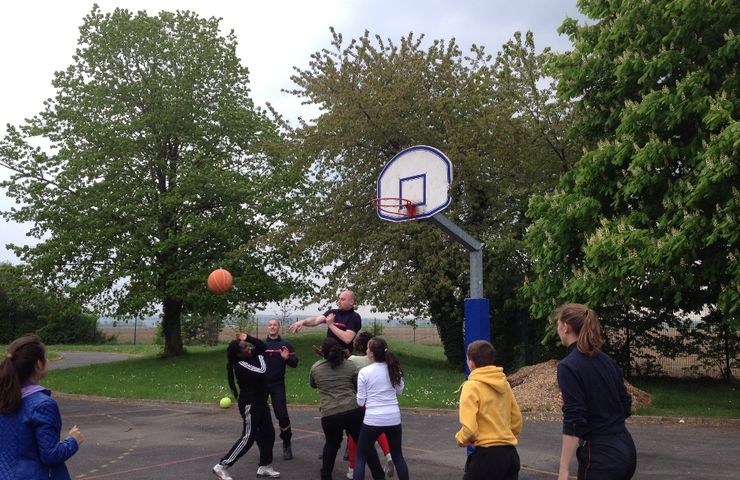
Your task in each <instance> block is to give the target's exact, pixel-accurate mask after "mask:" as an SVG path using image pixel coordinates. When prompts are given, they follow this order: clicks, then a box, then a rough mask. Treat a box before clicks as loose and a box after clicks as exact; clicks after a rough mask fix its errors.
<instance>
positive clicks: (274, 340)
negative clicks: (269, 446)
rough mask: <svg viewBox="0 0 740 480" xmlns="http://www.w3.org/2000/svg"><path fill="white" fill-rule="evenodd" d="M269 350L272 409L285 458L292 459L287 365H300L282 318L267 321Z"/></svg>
mask: <svg viewBox="0 0 740 480" xmlns="http://www.w3.org/2000/svg"><path fill="white" fill-rule="evenodd" d="M265 345H267V350H266V351H265V361H266V362H267V379H266V380H267V391H268V393H269V395H270V398H271V399H272V409H273V410H274V411H275V417H277V419H278V423H279V424H280V438H281V439H282V440H283V459H284V460H291V459H292V458H293V450H292V448H291V445H290V440H291V438H292V436H293V433H292V430H291V428H290V416H289V415H288V404H287V403H288V402H287V400H286V397H285V366H286V365H287V366H289V367H291V368H296V367H297V366H298V355H296V353H295V348H293V345H292V344H291V343H290V342H288V341H287V340H283V338H282V337H281V336H280V320H278V319H277V318H272V319H270V320H268V322H267V338H266V339H265Z"/></svg>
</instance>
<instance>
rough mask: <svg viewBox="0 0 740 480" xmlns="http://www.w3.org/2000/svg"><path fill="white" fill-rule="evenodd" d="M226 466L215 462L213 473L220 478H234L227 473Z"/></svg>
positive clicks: (228, 479) (226, 479)
mask: <svg viewBox="0 0 740 480" xmlns="http://www.w3.org/2000/svg"><path fill="white" fill-rule="evenodd" d="M227 468H229V467H227V466H226V465H221V464H220V463H217V464H216V465H214V466H213V473H214V475H216V476H217V477H218V478H220V479H221V480H234V479H233V478H231V475H229V472H227V471H226V469H227Z"/></svg>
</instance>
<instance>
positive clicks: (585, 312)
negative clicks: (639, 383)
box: [554, 303, 637, 480]
mask: <svg viewBox="0 0 740 480" xmlns="http://www.w3.org/2000/svg"><path fill="white" fill-rule="evenodd" d="M554 319H555V322H556V323H557V330H558V335H559V336H560V340H561V341H562V342H563V345H565V346H566V347H568V355H567V356H566V357H565V358H564V359H563V360H562V361H561V362H560V363H559V364H558V370H557V371H558V384H559V385H560V390H561V392H562V394H563V446H562V450H561V453H560V472H559V476H558V478H559V479H560V480H565V479H567V478H568V473H569V472H568V470H569V465H570V461H571V459H572V458H573V455H575V456H576V458H577V459H578V478H579V480H581V479H588V480H622V479H629V478H632V475H634V473H635V467H636V466H637V453H636V450H635V444H634V442H633V441H632V436H631V435H630V434H629V432H628V431H627V428H626V426H625V424H624V421H625V419H626V418H627V417H629V416H630V409H631V407H632V397H631V396H630V394H629V393H628V392H627V388H626V387H625V386H624V374H623V372H622V369H621V368H619V366H618V365H617V364H616V362H615V361H614V360H612V359H611V357H609V356H608V355H607V354H605V353H604V352H602V351H601V347H602V345H603V343H604V341H603V339H602V336H601V325H600V324H599V319H598V317H597V316H596V312H594V311H593V310H591V309H590V308H588V307H586V306H585V305H581V304H576V303H570V304H566V305H562V306H560V307H559V308H558V309H557V310H556V311H555V314H554Z"/></svg>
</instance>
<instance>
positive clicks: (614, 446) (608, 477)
mask: <svg viewBox="0 0 740 480" xmlns="http://www.w3.org/2000/svg"><path fill="white" fill-rule="evenodd" d="M576 458H577V459H578V480H629V479H630V478H632V476H633V475H634V474H635V469H636V468H637V450H636V449H635V442H634V441H633V440H632V435H630V433H629V432H628V431H627V430H626V429H625V430H624V431H623V432H621V433H618V434H616V435H608V436H603V437H596V438H592V439H589V440H587V441H584V442H582V444H581V445H580V446H579V447H578V450H576Z"/></svg>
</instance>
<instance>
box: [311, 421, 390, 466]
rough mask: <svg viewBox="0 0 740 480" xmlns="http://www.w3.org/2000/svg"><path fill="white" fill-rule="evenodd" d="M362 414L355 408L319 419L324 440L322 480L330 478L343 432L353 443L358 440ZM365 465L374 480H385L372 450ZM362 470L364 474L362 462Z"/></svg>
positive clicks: (378, 460)
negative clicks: (352, 439) (349, 436)
mask: <svg viewBox="0 0 740 480" xmlns="http://www.w3.org/2000/svg"><path fill="white" fill-rule="evenodd" d="M364 414H365V412H364V410H363V409H362V408H355V409H353V410H349V411H347V412H342V413H338V414H336V415H329V416H326V417H321V428H322V429H323V430H324V437H325V440H326V441H325V442H324V451H323V454H322V457H321V478H322V480H330V479H331V478H332V472H333V471H334V462H335V461H336V458H337V452H338V451H339V447H340V446H341V445H342V436H343V434H344V432H345V431H346V432H347V434H349V435H351V436H352V438H354V439H355V441H357V439H358V438H360V429H361V428H362V417H363V416H364ZM373 443H375V440H373ZM367 464H368V466H369V467H370V471H371V472H372V474H373V478H374V479H375V480H383V479H385V472H383V467H382V466H381V465H380V459H378V452H376V451H375V449H374V448H373V450H372V452H371V453H370V455H369V456H368V458H367ZM362 470H363V473H364V471H365V464H364V462H363V465H362ZM355 471H357V466H355Z"/></svg>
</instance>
